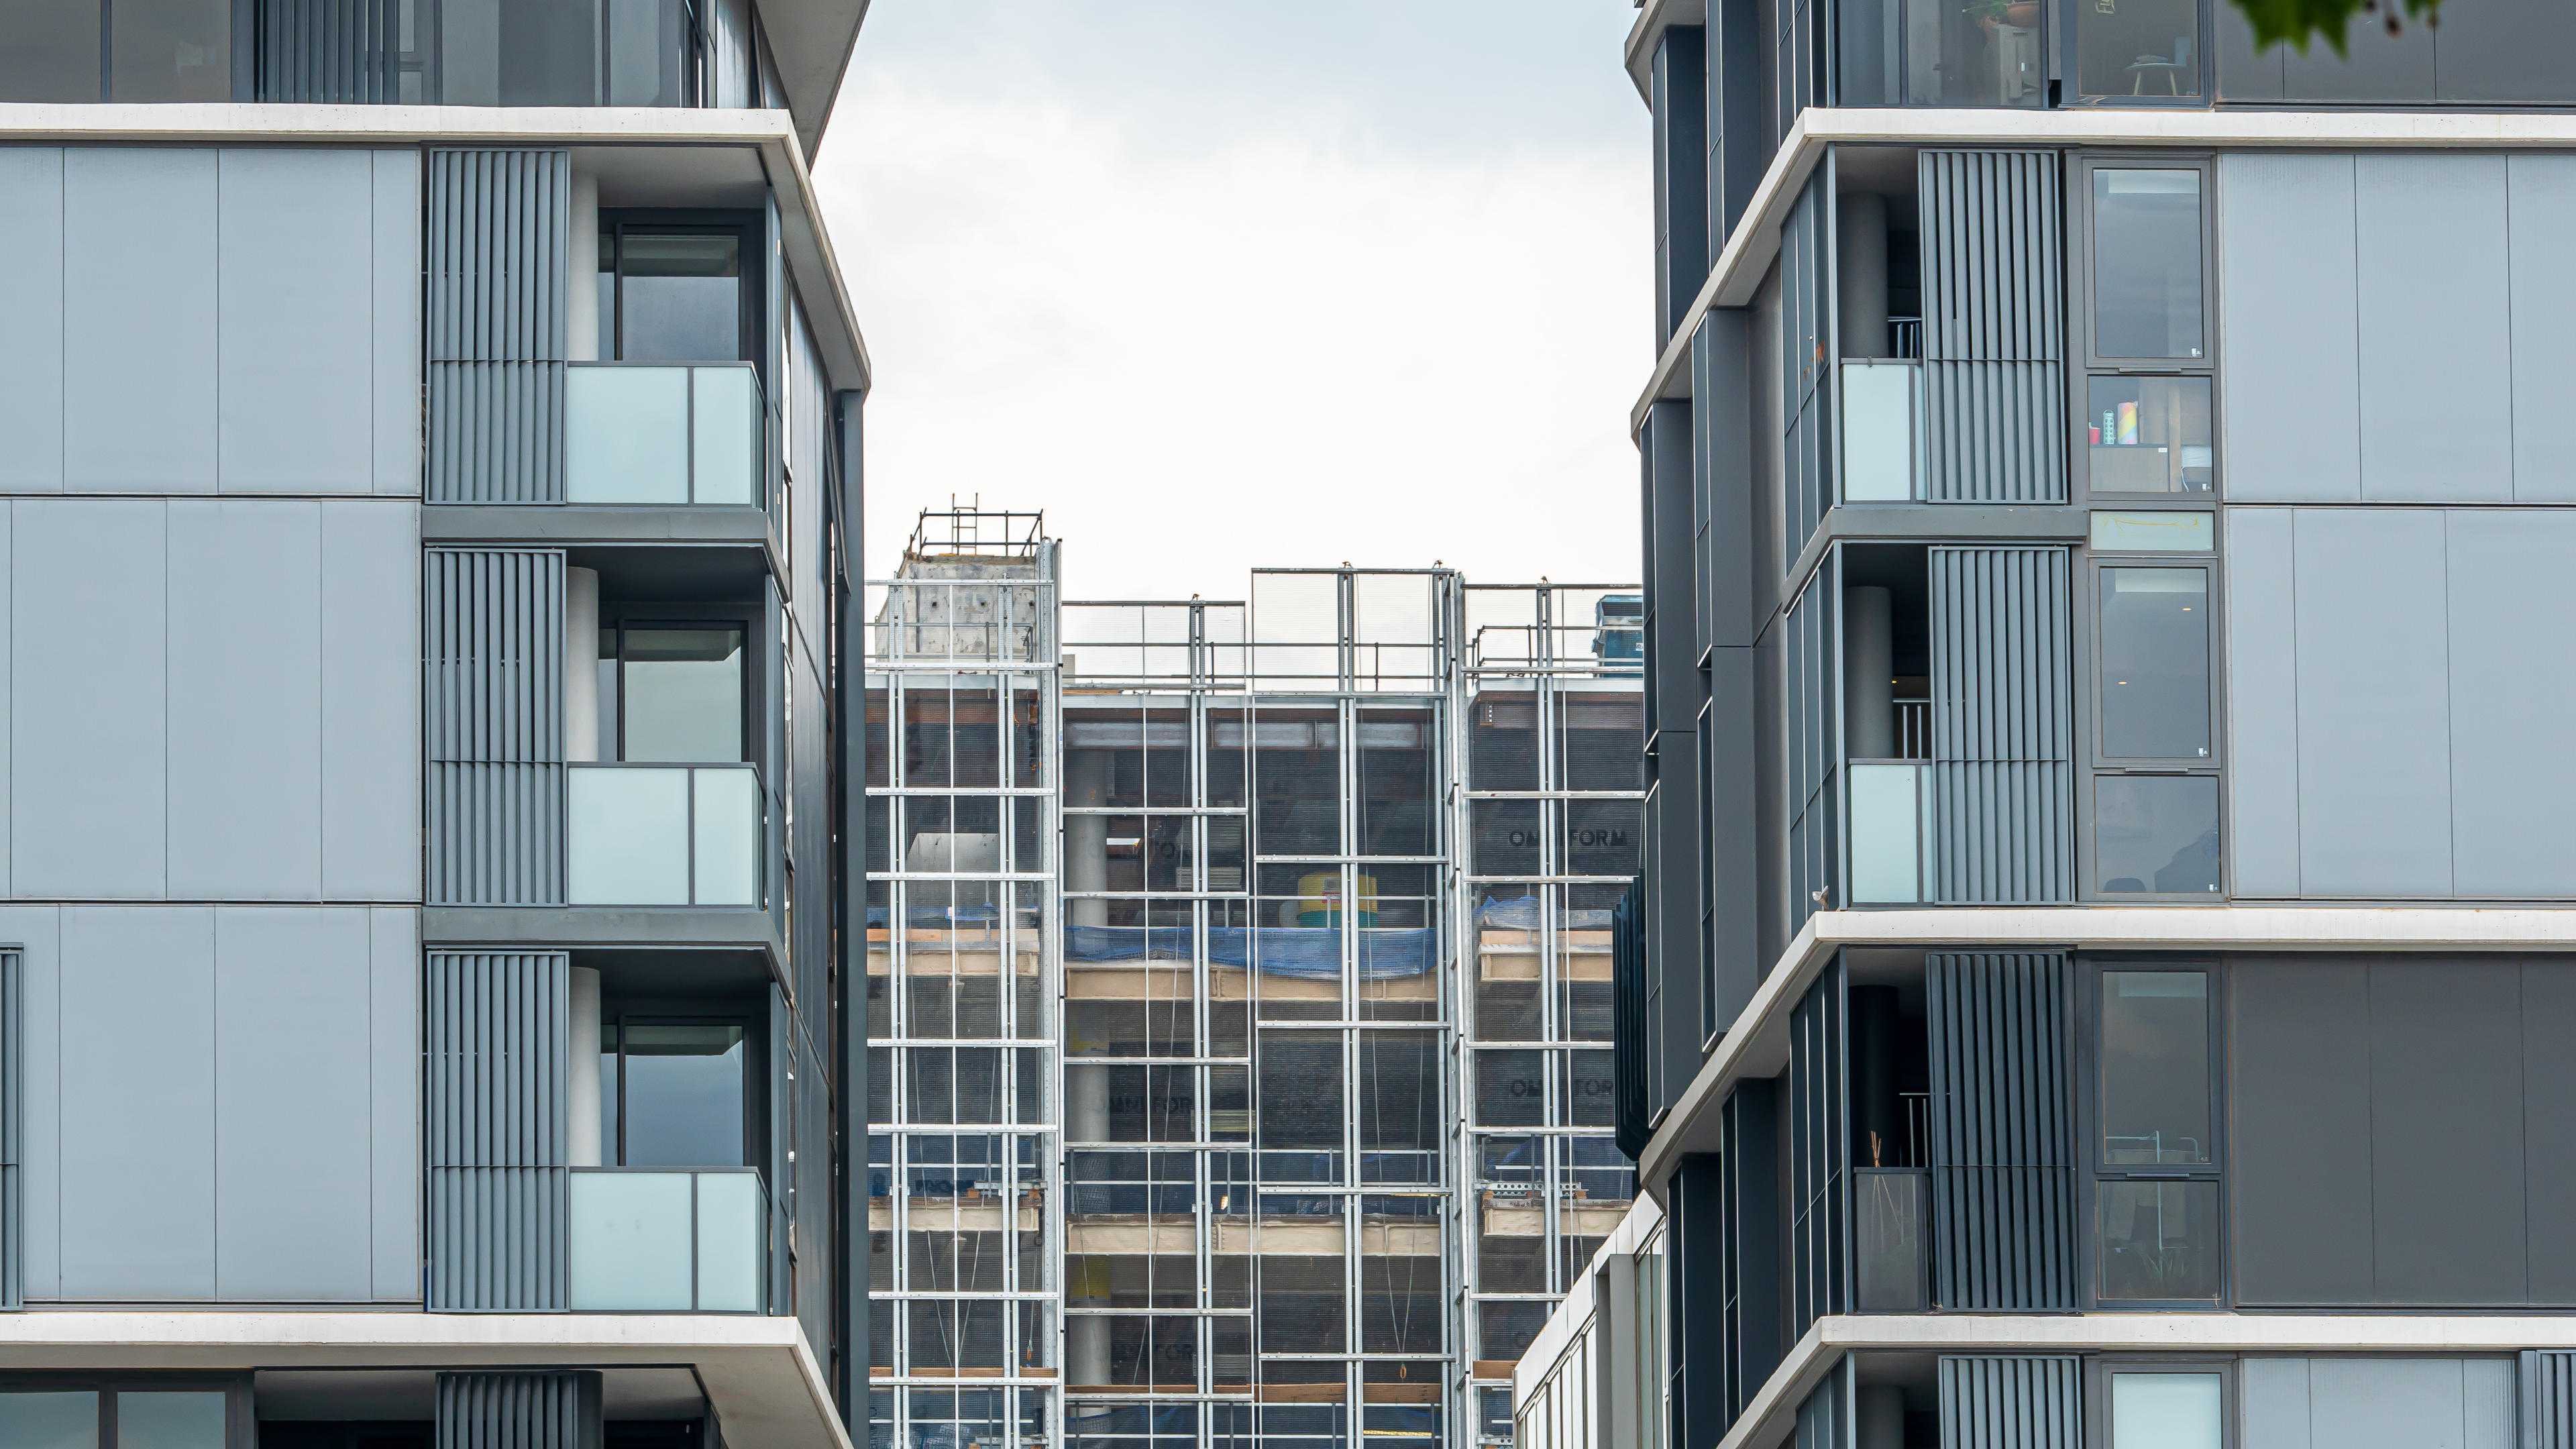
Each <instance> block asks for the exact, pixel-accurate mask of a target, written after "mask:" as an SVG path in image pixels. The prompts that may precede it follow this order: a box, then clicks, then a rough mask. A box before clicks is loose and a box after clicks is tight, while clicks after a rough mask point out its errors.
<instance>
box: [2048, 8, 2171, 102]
mask: <svg viewBox="0 0 2576 1449" xmlns="http://www.w3.org/2000/svg"><path fill="white" fill-rule="evenodd" d="M2070 8H2071V9H2072V10H2073V11H2074V12H2075V72H2076V86H2077V92H2076V93H2077V94H2078V95H2079V96H2081V97H2082V98H2083V99H2085V100H2088V101H2102V100H2123V101H2124V100H2132V99H2137V100H2155V99H2162V100H2176V99H2183V98H2188V97H2193V96H2198V95H2199V94H2200V71H2201V54H2200V4H2199V0H2075V3H2074V4H2073V5H2072V6H2071V7H2070Z"/></svg>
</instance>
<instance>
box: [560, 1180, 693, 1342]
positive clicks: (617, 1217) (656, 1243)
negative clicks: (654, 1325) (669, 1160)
mask: <svg viewBox="0 0 2576 1449" xmlns="http://www.w3.org/2000/svg"><path fill="white" fill-rule="evenodd" d="M571 1246H572V1306H573V1307H574V1308H576V1309H611V1310H623V1311H626V1312H630V1313H635V1312H655V1311H661V1312H685V1311H686V1310H687V1309H688V1307H689V1301H690V1300H689V1288H690V1282H691V1278H690V1267H689V1174H687V1173H685V1172H576V1173H574V1174H573V1175H572V1244H571Z"/></svg>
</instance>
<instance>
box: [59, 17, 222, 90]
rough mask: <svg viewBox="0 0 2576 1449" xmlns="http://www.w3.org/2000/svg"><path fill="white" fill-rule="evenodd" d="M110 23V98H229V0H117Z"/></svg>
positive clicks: (109, 18) (109, 19)
mask: <svg viewBox="0 0 2576 1449" xmlns="http://www.w3.org/2000/svg"><path fill="white" fill-rule="evenodd" d="M72 8H74V9H88V10H89V11H90V12H91V13H92V14H96V13H97V10H96V7H94V6H74V7H72ZM108 25H109V36H108V40H109V45H110V47H111V49H110V52H109V55H108V61H109V84H108V98H109V99H111V100H117V101H229V100H231V99H232V98H233V22H232V0H116V3H115V4H114V5H113V6H112V7H110V9H109V11H108ZM93 53H95V51H94V50H93Z"/></svg>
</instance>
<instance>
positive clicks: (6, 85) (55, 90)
mask: <svg viewBox="0 0 2576 1449" xmlns="http://www.w3.org/2000/svg"><path fill="white" fill-rule="evenodd" d="M98 45H99V6H98V0H5V3H0V100H5V101H57V102H60V101H95V100H98V99H100V95H101V85H100V71H99V57H98Z"/></svg>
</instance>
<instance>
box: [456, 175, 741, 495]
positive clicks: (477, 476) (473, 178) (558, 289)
mask: <svg viewBox="0 0 2576 1449" xmlns="http://www.w3.org/2000/svg"><path fill="white" fill-rule="evenodd" d="M427 192H428V217H429V225H428V231H427V239H426V243H425V247H424V252H425V255H424V265H425V268H426V270H427V273H428V287H427V298H428V301H427V305H426V309H425V315H424V339H423V340H424V342H425V343H426V345H427V348H428V357H429V369H430V374H429V482H428V493H427V496H428V498H429V500H430V501H432V502H438V503H544V502H555V501H560V500H561V499H562V497H563V494H564V435H563V418H564V367H565V358H566V357H567V356H568V355H569V353H568V350H567V342H568V337H569V333H570V326H569V322H568V316H569V314H568V305H569V303H568V298H569V288H570V286H571V273H570V251H571V232H572V155H571V153H570V152H568V151H501V150H495V151H463V150H460V151H433V152H431V153H430V155H429V174H428V185H427ZM772 375H773V376H774V375H775V373H774V372H773V374H772Z"/></svg>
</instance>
